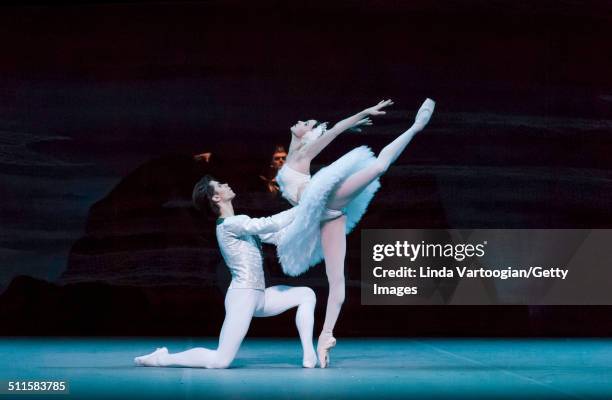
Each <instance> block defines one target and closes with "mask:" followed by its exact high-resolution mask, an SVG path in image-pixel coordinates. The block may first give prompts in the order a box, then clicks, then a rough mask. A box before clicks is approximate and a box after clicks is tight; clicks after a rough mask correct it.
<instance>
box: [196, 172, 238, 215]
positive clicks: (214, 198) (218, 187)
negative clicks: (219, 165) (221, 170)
mask: <svg viewBox="0 0 612 400" xmlns="http://www.w3.org/2000/svg"><path fill="white" fill-rule="evenodd" d="M234 197H236V194H235V193H234V191H233V190H232V188H231V187H230V186H229V185H228V184H227V183H220V182H219V181H218V180H216V179H215V178H213V177H212V176H210V175H206V176H204V177H203V178H202V179H200V180H199V181H198V183H196V184H195V186H194V188H193V193H192V200H193V205H194V206H195V208H197V209H198V210H202V209H203V208H204V207H206V205H205V204H208V205H209V206H210V208H211V210H212V211H213V212H214V213H215V214H216V215H220V214H221V208H222V207H223V206H224V205H226V204H231V202H232V200H233V199H234Z"/></svg>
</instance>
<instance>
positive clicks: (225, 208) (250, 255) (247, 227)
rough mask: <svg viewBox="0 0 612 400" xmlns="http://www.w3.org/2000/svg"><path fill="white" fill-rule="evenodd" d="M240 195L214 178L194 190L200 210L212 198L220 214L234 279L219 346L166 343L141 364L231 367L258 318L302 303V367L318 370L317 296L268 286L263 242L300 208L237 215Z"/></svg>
mask: <svg viewBox="0 0 612 400" xmlns="http://www.w3.org/2000/svg"><path fill="white" fill-rule="evenodd" d="M235 196H236V195H235V194H234V192H233V191H232V189H231V188H230V187H229V185H228V184H227V183H225V184H221V183H219V182H218V181H216V180H214V179H213V178H212V177H210V176H206V177H204V178H202V179H201V180H200V181H199V182H198V183H197V184H196V185H195V187H194V189H193V202H194V205H195V206H196V208H201V207H202V206H203V205H204V203H205V202H207V201H208V203H209V204H210V206H211V208H212V209H213V210H214V211H215V213H216V214H217V215H219V218H218V219H217V241H218V242H219V248H220V249H221V254H222V255H223V259H224V260H225V263H226V264H227V266H228V267H229V269H230V272H231V274H232V282H231V284H230V287H229V289H228V290H227V294H226V295H225V320H224V321H223V327H222V328H221V334H220V336H219V346H218V347H217V350H210V349H205V348H194V349H190V350H187V351H183V352H181V353H174V354H170V353H168V349H167V348H165V347H162V348H159V349H157V350H156V351H154V352H153V353H151V354H148V355H145V356H141V357H136V358H135V359H134V362H135V363H136V364H137V365H142V366H147V367H165V366H177V367H199V368H228V367H229V365H230V364H231V363H232V361H233V360H234V357H235V356H236V353H237V352H238V349H239V348H240V345H241V343H242V341H243V339H244V337H245V335H246V333H247V331H248V329H249V325H250V324H251V319H252V318H253V317H271V316H274V315H278V314H280V313H282V312H284V311H287V310H289V309H290V308H293V307H297V313H296V316H295V323H296V325H297V329H298V332H299V335H300V340H301V342H302V348H303V352H304V354H303V359H302V365H303V366H304V367H305V368H314V367H315V365H316V363H317V356H316V353H315V350H314V347H313V344H312V329H313V325H314V308H315V303H316V297H315V294H314V292H313V291H312V289H310V288H308V287H291V286H272V287H269V288H266V287H265V282H264V273H263V259H262V255H261V245H260V242H259V241H260V240H261V241H264V242H267V243H275V242H276V237H275V234H276V232H278V231H279V230H280V229H281V228H283V227H285V226H286V225H288V224H289V223H290V222H291V221H292V220H293V218H294V217H295V210H296V208H295V207H294V208H292V209H289V210H287V211H283V212H281V213H278V214H276V215H273V216H271V217H265V218H250V217H248V216H246V215H235V214H234V207H233V206H232V200H233V199H234V197H235Z"/></svg>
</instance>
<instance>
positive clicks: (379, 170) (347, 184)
mask: <svg viewBox="0 0 612 400" xmlns="http://www.w3.org/2000/svg"><path fill="white" fill-rule="evenodd" d="M392 104H393V102H392V101H391V100H386V101H381V102H380V103H378V104H377V105H375V106H373V107H370V108H366V109H365V110H363V111H361V112H359V113H357V114H355V115H353V116H351V117H349V118H346V119H344V120H342V121H340V122H338V123H337V124H336V125H334V126H333V127H332V128H331V129H329V130H325V124H322V125H319V126H316V124H317V121H315V120H309V121H298V123H297V124H295V125H294V126H292V127H291V133H292V135H291V144H290V146H289V153H288V155H287V161H286V162H285V165H284V166H283V168H281V170H280V171H279V173H278V175H277V177H276V179H277V182H278V184H279V186H280V190H281V193H282V195H283V197H285V199H287V200H288V201H289V202H290V203H291V204H292V205H296V204H298V203H299V205H300V207H298V211H297V213H296V218H295V220H294V221H293V222H292V223H291V224H290V225H289V226H287V227H286V228H285V229H284V231H283V233H282V235H280V238H279V240H278V243H277V252H278V256H279V260H280V262H281V265H282V267H283V270H284V272H285V273H286V274H288V275H291V276H297V275H300V274H302V273H304V272H305V271H306V270H308V268H309V267H311V266H313V265H315V264H317V263H319V262H320V261H321V259H325V273H326V275H327V280H328V283H329V295H328V298H327V308H326V311H325V322H324V325H323V329H322V331H321V334H320V335H319V340H318V343H317V354H318V358H319V364H320V366H321V368H326V367H327V366H328V365H329V351H330V349H331V348H332V347H333V346H335V344H336V339H335V338H334V336H333V330H334V327H335V325H336V321H337V320H338V316H339V314H340V309H341V307H342V303H343V302H344V297H345V278H344V259H345V256H346V235H347V234H348V233H349V232H350V231H351V230H352V229H353V228H354V227H355V225H356V224H357V222H359V220H360V219H361V217H362V216H363V214H364V213H365V211H366V209H367V206H368V204H369V202H370V201H371V200H372V198H373V196H374V194H375V193H376V191H377V190H378V188H379V187H380V183H379V181H378V178H379V177H380V176H381V175H383V174H384V173H385V172H386V171H387V169H388V168H389V166H390V165H391V164H392V163H393V162H394V161H395V160H396V159H397V158H398V157H399V155H400V154H401V153H402V151H403V150H404V149H405V148H406V146H407V145H408V143H409V142H410V140H411V139H412V138H413V137H414V135H415V134H416V133H418V132H420V131H421V130H423V128H425V126H426V125H427V123H428V122H429V119H430V117H431V115H432V113H433V110H434V107H435V102H434V101H433V100H431V99H427V100H425V102H424V103H423V105H422V106H421V108H420V109H419V111H418V112H417V115H416V117H415V122H414V124H413V125H412V126H411V127H410V128H409V129H408V130H407V131H405V132H404V133H402V134H401V135H400V136H399V137H397V138H396V139H395V140H394V141H393V142H391V143H389V144H388V145H387V146H385V148H383V149H382V150H381V152H380V153H379V154H378V157H374V155H373V153H372V151H371V150H370V149H369V148H368V147H366V146H361V147H358V148H356V149H353V150H352V151H350V152H349V153H347V154H345V155H344V156H342V157H341V158H339V159H338V160H336V161H335V162H333V163H332V164H330V165H329V166H327V167H325V168H322V169H321V170H320V171H319V172H317V173H316V174H315V175H314V176H313V177H312V178H311V176H310V163H311V161H312V159H313V158H314V157H316V156H317V155H318V154H319V153H320V152H321V150H323V149H324V148H325V147H326V146H327V145H328V144H329V143H331V142H332V140H334V139H335V138H336V137H337V136H338V135H339V134H340V133H342V132H344V131H345V130H347V129H355V128H357V129H359V128H360V127H361V126H364V125H371V121H370V119H369V117H370V116H377V115H383V114H385V112H384V111H382V109H383V108H384V107H386V106H389V105H392Z"/></svg>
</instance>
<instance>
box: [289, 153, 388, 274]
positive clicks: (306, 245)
mask: <svg viewBox="0 0 612 400" xmlns="http://www.w3.org/2000/svg"><path fill="white" fill-rule="evenodd" d="M375 160H376V158H375V157H374V153H372V150H370V148H369V147H366V146H361V147H357V148H356V149H353V150H351V151H350V152H348V153H347V154H345V155H344V156H342V157H340V158H339V159H338V160H336V161H334V162H333V163H332V164H330V165H328V166H327V167H325V168H322V169H321V170H319V172H317V173H316V174H315V175H314V176H313V177H312V179H311V180H310V183H308V185H307V186H306V188H305V189H304V191H303V192H302V196H301V199H300V204H299V206H298V210H297V214H296V216H295V219H294V220H293V222H292V223H291V224H289V225H288V226H287V227H285V228H284V229H283V230H282V233H281V234H280V235H279V240H278V243H277V254H278V258H279V260H280V263H281V265H282V267H283V271H284V272H285V274H287V275H290V276H297V275H300V274H303V273H304V272H306V271H307V270H308V269H309V268H310V267H312V266H313V265H316V264H318V263H319V262H320V261H321V260H322V259H323V249H322V248H321V220H322V219H323V218H324V214H325V210H326V208H327V203H328V200H329V197H330V196H331V194H332V193H333V192H334V190H335V189H337V188H338V185H339V184H340V183H341V182H343V181H344V180H345V179H346V178H347V177H348V176H350V175H352V174H353V173H355V172H357V171H359V170H361V169H363V168H365V167H366V166H367V165H369V164H370V163H372V162H374V161H375ZM379 187H380V182H379V181H378V179H375V180H374V181H372V183H370V184H369V185H368V186H367V187H366V188H365V189H364V190H362V191H361V193H359V195H357V196H356V197H355V198H354V199H353V200H352V201H351V202H350V203H349V204H348V205H347V206H346V207H344V209H343V210H342V212H343V213H344V214H346V233H347V234H348V233H349V232H350V231H351V230H352V229H353V228H354V227H355V225H357V223H358V222H359V220H360V219H361V217H362V216H363V214H364V213H365V211H366V209H367V208H368V204H369V203H370V201H371V200H372V198H373V197H374V194H375V193H376V191H377V190H378V188H379Z"/></svg>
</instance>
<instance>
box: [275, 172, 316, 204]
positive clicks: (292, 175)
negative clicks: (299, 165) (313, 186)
mask: <svg viewBox="0 0 612 400" xmlns="http://www.w3.org/2000/svg"><path fill="white" fill-rule="evenodd" d="M276 182H277V183H278V186H279V187H280V190H281V194H282V195H283V197H284V198H285V199H287V201H288V202H289V203H291V204H292V205H294V206H295V205H297V204H298V203H299V202H300V195H301V194H302V191H303V190H304V188H305V187H306V185H308V183H309V182H310V175H309V174H304V173H301V172H298V171H296V170H294V169H293V168H291V167H290V166H289V165H287V164H285V165H283V167H282V168H281V169H280V171H278V174H277V175H276Z"/></svg>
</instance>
